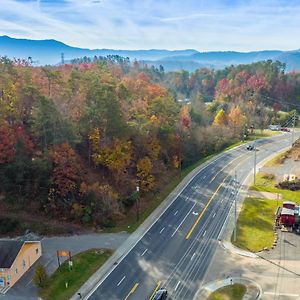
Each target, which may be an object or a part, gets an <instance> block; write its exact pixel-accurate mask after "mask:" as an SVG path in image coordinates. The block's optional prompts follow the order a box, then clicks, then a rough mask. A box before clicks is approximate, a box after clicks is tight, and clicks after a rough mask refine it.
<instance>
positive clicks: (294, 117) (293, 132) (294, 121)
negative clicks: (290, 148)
mask: <svg viewBox="0 0 300 300" xmlns="http://www.w3.org/2000/svg"><path fill="white" fill-rule="evenodd" d="M295 123H296V113H294V115H293V129H292V145H293V144H294V136H295Z"/></svg>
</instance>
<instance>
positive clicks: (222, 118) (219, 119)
mask: <svg viewBox="0 0 300 300" xmlns="http://www.w3.org/2000/svg"><path fill="white" fill-rule="evenodd" d="M226 124H227V116H226V114H225V111H224V109H220V110H219V111H218V112H217V114H216V116H215V118H214V121H213V126H224V125H226Z"/></svg>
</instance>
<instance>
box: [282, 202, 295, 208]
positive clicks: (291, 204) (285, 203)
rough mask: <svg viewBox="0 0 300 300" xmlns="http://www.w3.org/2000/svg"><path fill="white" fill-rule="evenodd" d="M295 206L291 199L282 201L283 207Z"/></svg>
mask: <svg viewBox="0 0 300 300" xmlns="http://www.w3.org/2000/svg"><path fill="white" fill-rule="evenodd" d="M295 206H296V203H295V202H292V201H284V202H283V208H289V209H294V208H295Z"/></svg>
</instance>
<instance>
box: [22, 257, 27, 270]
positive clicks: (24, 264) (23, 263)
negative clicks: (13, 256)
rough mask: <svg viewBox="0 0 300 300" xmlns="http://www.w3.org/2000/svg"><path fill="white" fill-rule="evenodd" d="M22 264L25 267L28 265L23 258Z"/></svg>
mask: <svg viewBox="0 0 300 300" xmlns="http://www.w3.org/2000/svg"><path fill="white" fill-rule="evenodd" d="M22 266H23V269H24V268H25V267H26V262H25V259H23V261H22Z"/></svg>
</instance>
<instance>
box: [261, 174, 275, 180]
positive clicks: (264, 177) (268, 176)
mask: <svg viewBox="0 0 300 300" xmlns="http://www.w3.org/2000/svg"><path fill="white" fill-rule="evenodd" d="M261 177H262V178H263V179H266V180H274V179H275V175H274V174H269V173H263V174H262V176H261Z"/></svg>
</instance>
